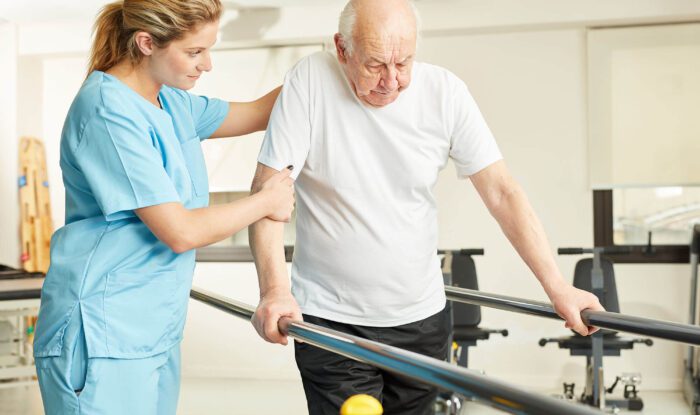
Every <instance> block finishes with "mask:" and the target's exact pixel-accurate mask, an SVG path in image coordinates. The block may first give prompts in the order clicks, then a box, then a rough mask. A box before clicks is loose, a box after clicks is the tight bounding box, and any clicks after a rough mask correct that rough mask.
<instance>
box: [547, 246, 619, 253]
mask: <svg viewBox="0 0 700 415" xmlns="http://www.w3.org/2000/svg"><path fill="white" fill-rule="evenodd" d="M595 250H598V251H599V252H600V253H601V254H603V255H605V254H608V255H614V254H631V253H632V252H633V248H632V247H631V246H597V247H595V248H559V249H557V253H558V254H559V255H582V254H592V253H594V251H595Z"/></svg>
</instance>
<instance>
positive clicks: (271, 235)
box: [250, 0, 602, 415]
mask: <svg viewBox="0 0 700 415" xmlns="http://www.w3.org/2000/svg"><path fill="white" fill-rule="evenodd" d="M416 19H417V16H416V15H415V10H414V9H413V7H412V5H411V4H410V3H409V2H408V1H406V0H381V1H379V0H356V1H351V2H350V3H348V4H347V6H346V7H345V9H344V10H343V12H342V14H341V17H340V25H339V33H338V34H336V35H335V45H336V53H337V57H336V56H334V55H333V54H330V53H327V52H321V53H317V54H314V55H311V56H308V57H306V58H304V59H302V60H301V61H300V62H299V63H298V64H297V65H296V66H295V67H294V68H293V69H292V70H290V71H289V73H288V74H287V77H286V79H285V82H284V86H283V89H282V92H281V94H280V96H279V98H278V99H277V102H276V104H275V107H274V109H273V112H272V115H271V118H270V123H269V126H268V130H267V135H266V137H265V140H264V142H263V145H262V149H261V152H260V156H259V159H258V161H259V164H258V169H257V172H256V176H255V180H254V183H253V191H257V190H258V189H260V186H261V184H262V183H264V181H265V180H266V179H267V178H268V177H270V176H271V175H272V174H274V173H275V172H276V171H278V170H281V169H282V168H284V167H286V166H288V165H290V164H291V165H293V166H294V173H293V177H294V178H295V180H296V182H295V187H296V192H297V228H296V230H297V234H296V235H297V237H296V247H295V248H296V249H295V252H294V261H293V264H292V284H291V285H292V287H291V290H290V286H289V282H288V281H289V280H288V278H287V271H286V266H285V262H284V253H283V248H282V237H283V226H282V224H280V223H278V222H273V221H271V220H267V219H263V220H262V221H260V222H258V223H257V224H255V225H254V226H252V227H251V233H250V234H251V236H250V242H251V246H252V249H253V253H254V256H255V263H256V266H257V270H258V276H259V280H260V304H259V305H258V308H257V311H256V313H255V316H254V319H253V323H254V325H255V328H256V329H257V331H258V333H259V334H260V335H261V336H262V337H263V338H264V339H266V340H267V341H270V342H275V343H282V344H286V343H287V340H286V337H285V336H284V334H283V333H280V331H279V329H278V321H279V319H280V318H281V317H285V316H287V317H291V318H295V319H301V318H302V314H301V312H303V319H304V320H305V321H308V322H311V323H314V324H319V325H322V326H327V327H330V328H333V329H336V330H340V331H344V332H348V333H351V334H354V335H359V336H362V337H366V338H369V339H371V340H377V341H381V342H383V343H386V344H390V345H394V346H397V347H401V348H404V349H408V350H412V351H415V352H418V353H422V354H425V355H428V356H432V357H435V358H438V359H444V358H445V357H446V353H447V341H446V339H447V327H446V321H447V320H446V316H445V311H444V310H445V293H444V287H443V282H442V275H441V270H440V261H439V259H438V257H437V255H436V251H437V229H438V226H437V211H436V205H435V199H434V196H433V187H434V185H435V183H436V181H437V178H438V172H439V171H440V170H441V169H442V168H443V167H444V166H445V164H446V163H447V160H448V157H451V158H452V159H453V160H454V163H455V165H456V166H457V172H458V174H459V176H460V177H464V178H467V177H468V178H469V179H470V180H471V182H472V183H473V185H474V186H475V187H476V189H477V191H478V193H479V195H480V196H481V198H482V199H483V201H484V203H485V204H486V205H487V207H488V208H489V210H490V212H491V214H492V215H493V216H494V217H495V218H496V220H497V221H498V223H499V224H500V225H501V227H502V229H503V231H504V232H505V234H506V235H507V237H508V238H509V240H510V241H511V243H512V244H513V246H514V247H515V248H516V250H517V251H518V253H519V254H520V256H521V257H522V258H523V260H524V261H525V262H526V263H527V265H528V266H529V267H530V269H532V271H533V273H534V274H535V276H536V277H537V278H538V279H539V281H540V283H541V284H542V286H543V288H544V290H545V292H546V293H547V295H548V296H549V298H550V300H551V301H552V303H553V304H554V307H555V308H556V310H557V312H558V313H559V314H560V315H561V316H562V317H564V318H565V319H566V321H567V323H566V325H567V327H570V328H573V329H574V330H576V331H577V332H579V333H581V334H583V335H586V334H590V333H591V332H592V330H591V329H589V328H588V327H586V325H585V324H583V322H582V321H581V319H580V311H581V310H583V309H587V308H590V309H596V310H600V309H602V307H601V306H600V304H599V303H598V300H597V299H596V297H595V296H593V295H592V294H590V293H587V292H584V291H580V290H577V289H575V288H574V287H572V286H571V285H570V284H568V283H567V282H565V281H564V279H563V278H562V276H561V273H560V271H559V270H558V268H557V266H556V264H555V261H554V258H553V256H552V254H551V250H550V247H549V244H548V242H547V239H546V236H545V234H544V231H543V229H542V226H541V224H540V222H539V220H538V219H537V218H536V216H535V214H534V213H533V210H532V208H531V207H530V205H529V203H528V201H527V199H526V197H525V195H524V194H523V191H522V190H521V188H520V187H519V186H518V184H517V183H515V181H514V180H513V178H512V177H511V175H510V174H509V172H508V170H507V169H506V165H505V163H504V162H503V160H502V157H501V153H500V152H499V150H498V147H497V145H496V142H495V140H494V138H493V136H492V135H491V132H490V131H489V128H488V127H487V125H486V123H485V121H484V119H483V118H482V116H481V113H480V112H479V109H478V108H477V106H476V103H475V102H474V100H473V99H472V97H471V96H470V94H469V92H468V90H467V87H466V86H465V85H464V83H463V82H462V81H461V80H459V79H458V78H457V77H456V76H455V75H454V74H452V73H450V72H449V71H447V70H445V69H443V68H439V67H436V66H433V65H428V64H425V63H420V62H414V54H415V51H416ZM295 348H296V360H297V365H298V367H299V370H300V372H301V375H302V379H303V383H304V390H305V392H306V397H307V401H308V406H309V412H310V413H311V414H337V413H338V409H339V407H340V405H341V404H342V403H343V401H344V400H345V399H346V398H348V397H349V396H351V395H353V394H357V393H367V394H371V395H374V396H376V397H378V398H380V399H381V400H382V402H383V404H384V407H385V411H386V412H385V413H387V414H404V415H405V414H421V415H422V414H429V413H432V405H433V400H434V399H435V397H436V394H437V391H436V390H435V389H434V388H432V387H429V386H425V385H423V384H420V383H418V382H413V381H410V380H407V379H403V378H400V377H396V376H394V375H392V374H391V373H387V372H383V371H381V370H379V369H376V368H374V367H372V366H369V365H366V364H364V363H360V362H356V361H352V360H350V359H347V358H345V357H342V356H339V355H336V354H333V353H330V352H326V351H323V350H320V349H318V348H315V347H313V346H310V345H308V344H296V345H295Z"/></svg>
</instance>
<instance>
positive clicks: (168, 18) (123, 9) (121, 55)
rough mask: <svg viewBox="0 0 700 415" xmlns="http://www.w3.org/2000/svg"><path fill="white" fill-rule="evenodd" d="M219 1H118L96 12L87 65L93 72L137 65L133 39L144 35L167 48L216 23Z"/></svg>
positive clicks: (219, 10) (89, 70) (139, 58)
mask: <svg viewBox="0 0 700 415" xmlns="http://www.w3.org/2000/svg"><path fill="white" fill-rule="evenodd" d="M222 13H223V7H222V5H221V1H220V0H119V1H115V2H114V3H110V4H107V5H106V6H104V7H103V8H102V10H100V13H99V14H98V16H97V20H96V21H95V26H94V27H93V35H94V39H93V42H92V50H91V51H90V62H89V63H88V76H89V75H90V74H91V73H92V72H93V71H106V70H108V69H110V68H111V67H113V66H114V65H116V64H118V63H120V62H121V61H123V60H124V59H129V61H130V62H131V64H132V65H137V64H138V63H139V62H140V61H141V59H143V54H142V53H141V51H140V50H139V48H138V46H137V45H136V41H135V39H134V35H135V34H136V33H137V32H140V31H145V32H147V33H149V34H150V35H151V37H152V38H153V44H154V45H155V46H157V47H160V48H164V47H167V46H168V44H169V43H170V42H172V41H173V40H177V39H180V38H182V37H183V36H184V35H185V33H187V32H189V31H191V30H193V29H194V28H196V27H197V26H198V25H200V24H203V23H210V22H215V21H218V20H219V18H220V17H221V14H222Z"/></svg>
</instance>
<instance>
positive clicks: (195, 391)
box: [0, 379, 690, 415]
mask: <svg viewBox="0 0 700 415" xmlns="http://www.w3.org/2000/svg"><path fill="white" fill-rule="evenodd" d="M642 397H643V398H644V402H645V409H644V411H643V412H636V413H638V414H643V415H689V414H690V410H689V408H688V406H687V405H686V404H685V401H684V400H683V396H682V395H681V394H680V392H654V391H644V392H643V394H642ZM305 404H306V402H305V400H304V393H303V390H302V388H301V384H299V383H298V382H296V381H259V380H214V379H185V380H183V382H182V392H181V397H180V405H179V408H180V409H179V411H178V414H179V415H200V414H207V415H219V414H221V415H223V414H226V415H231V414H234V415H238V414H240V415H253V414H254V415H282V414H284V415H304V414H306V408H305ZM42 409H43V408H42V405H41V399H40V396H39V388H38V387H36V386H29V387H19V388H11V389H0V414H1V415H40V414H42V413H43V410H42ZM502 413H503V412H500V411H497V410H495V409H491V408H488V407H484V406H483V405H479V404H476V403H468V404H466V405H465V407H464V408H463V410H462V412H461V414H463V415H496V414H502ZM632 414H635V412H632Z"/></svg>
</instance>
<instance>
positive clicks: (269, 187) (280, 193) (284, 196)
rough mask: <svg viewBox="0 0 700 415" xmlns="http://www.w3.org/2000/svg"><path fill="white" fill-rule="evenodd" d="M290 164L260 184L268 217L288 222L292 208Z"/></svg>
mask: <svg viewBox="0 0 700 415" xmlns="http://www.w3.org/2000/svg"><path fill="white" fill-rule="evenodd" d="M290 174H292V166H289V167H287V168H284V169H282V170H281V171H279V172H278V173H275V174H274V175H272V176H271V177H270V178H269V179H267V180H266V181H265V183H263V185H262V189H261V190H260V192H261V193H264V194H265V195H266V196H267V200H268V205H269V209H268V211H269V213H268V216H267V217H268V218H270V219H272V220H276V221H278V222H289V221H290V220H291V218H292V211H293V210H294V180H293V179H292V178H291V177H289V175H290Z"/></svg>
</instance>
